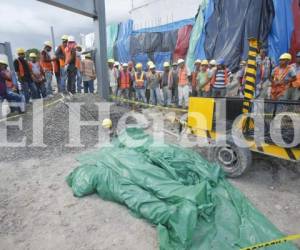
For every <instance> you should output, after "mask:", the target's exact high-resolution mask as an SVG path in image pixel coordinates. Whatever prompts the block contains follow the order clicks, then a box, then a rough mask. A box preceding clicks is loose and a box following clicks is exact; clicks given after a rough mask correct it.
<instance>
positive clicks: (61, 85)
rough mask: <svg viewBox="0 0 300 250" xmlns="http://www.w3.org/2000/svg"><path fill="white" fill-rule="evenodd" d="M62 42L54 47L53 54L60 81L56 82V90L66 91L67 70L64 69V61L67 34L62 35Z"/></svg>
mask: <svg viewBox="0 0 300 250" xmlns="http://www.w3.org/2000/svg"><path fill="white" fill-rule="evenodd" d="M61 40H62V44H61V45H60V46H59V47H58V48H57V49H56V52H55V56H56V58H57V59H58V62H59V69H60V82H58V92H65V91H66V80H67V72H66V69H65V61H66V52H65V50H66V47H67V45H68V36H67V35H63V36H62V38H61Z"/></svg>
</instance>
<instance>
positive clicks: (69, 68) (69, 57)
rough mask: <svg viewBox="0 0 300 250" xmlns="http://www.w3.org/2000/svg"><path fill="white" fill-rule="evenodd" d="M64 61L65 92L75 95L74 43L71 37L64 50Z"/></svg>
mask: <svg viewBox="0 0 300 250" xmlns="http://www.w3.org/2000/svg"><path fill="white" fill-rule="evenodd" d="M65 54H66V61H65V71H66V72H67V91H68V92H69V93H71V94H75V93H76V76H77V68H76V57H77V56H76V54H77V53H76V42H75V38H74V37H73V36H69V37H68V45H67V47H66V49H65Z"/></svg>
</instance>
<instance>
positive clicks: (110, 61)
mask: <svg viewBox="0 0 300 250" xmlns="http://www.w3.org/2000/svg"><path fill="white" fill-rule="evenodd" d="M107 63H115V60H114V59H112V58H110V59H108V60H107Z"/></svg>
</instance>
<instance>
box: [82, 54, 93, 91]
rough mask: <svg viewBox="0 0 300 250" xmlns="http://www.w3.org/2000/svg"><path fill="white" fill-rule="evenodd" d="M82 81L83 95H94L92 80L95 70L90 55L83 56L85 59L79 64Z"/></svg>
mask: <svg viewBox="0 0 300 250" xmlns="http://www.w3.org/2000/svg"><path fill="white" fill-rule="evenodd" d="M81 70H82V80H83V89H84V93H85V94H87V93H94V80H95V79H96V69H95V64H94V61H93V60H92V55H91V54H87V55H85V59H84V60H82V63H81Z"/></svg>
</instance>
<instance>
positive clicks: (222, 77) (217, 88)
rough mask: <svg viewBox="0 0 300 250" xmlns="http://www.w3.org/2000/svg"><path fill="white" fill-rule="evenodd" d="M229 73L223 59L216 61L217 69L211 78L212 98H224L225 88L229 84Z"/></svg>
mask: <svg viewBox="0 0 300 250" xmlns="http://www.w3.org/2000/svg"><path fill="white" fill-rule="evenodd" d="M230 77H231V72H230V71H229V69H228V68H227V67H226V66H225V61H224V59H219V60H218V61H217V69H216V72H215V73H214V75H213V76H212V78H211V86H212V96H213V97H225V96H226V92H227V91H226V87H227V85H228V84H229V82H230Z"/></svg>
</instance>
